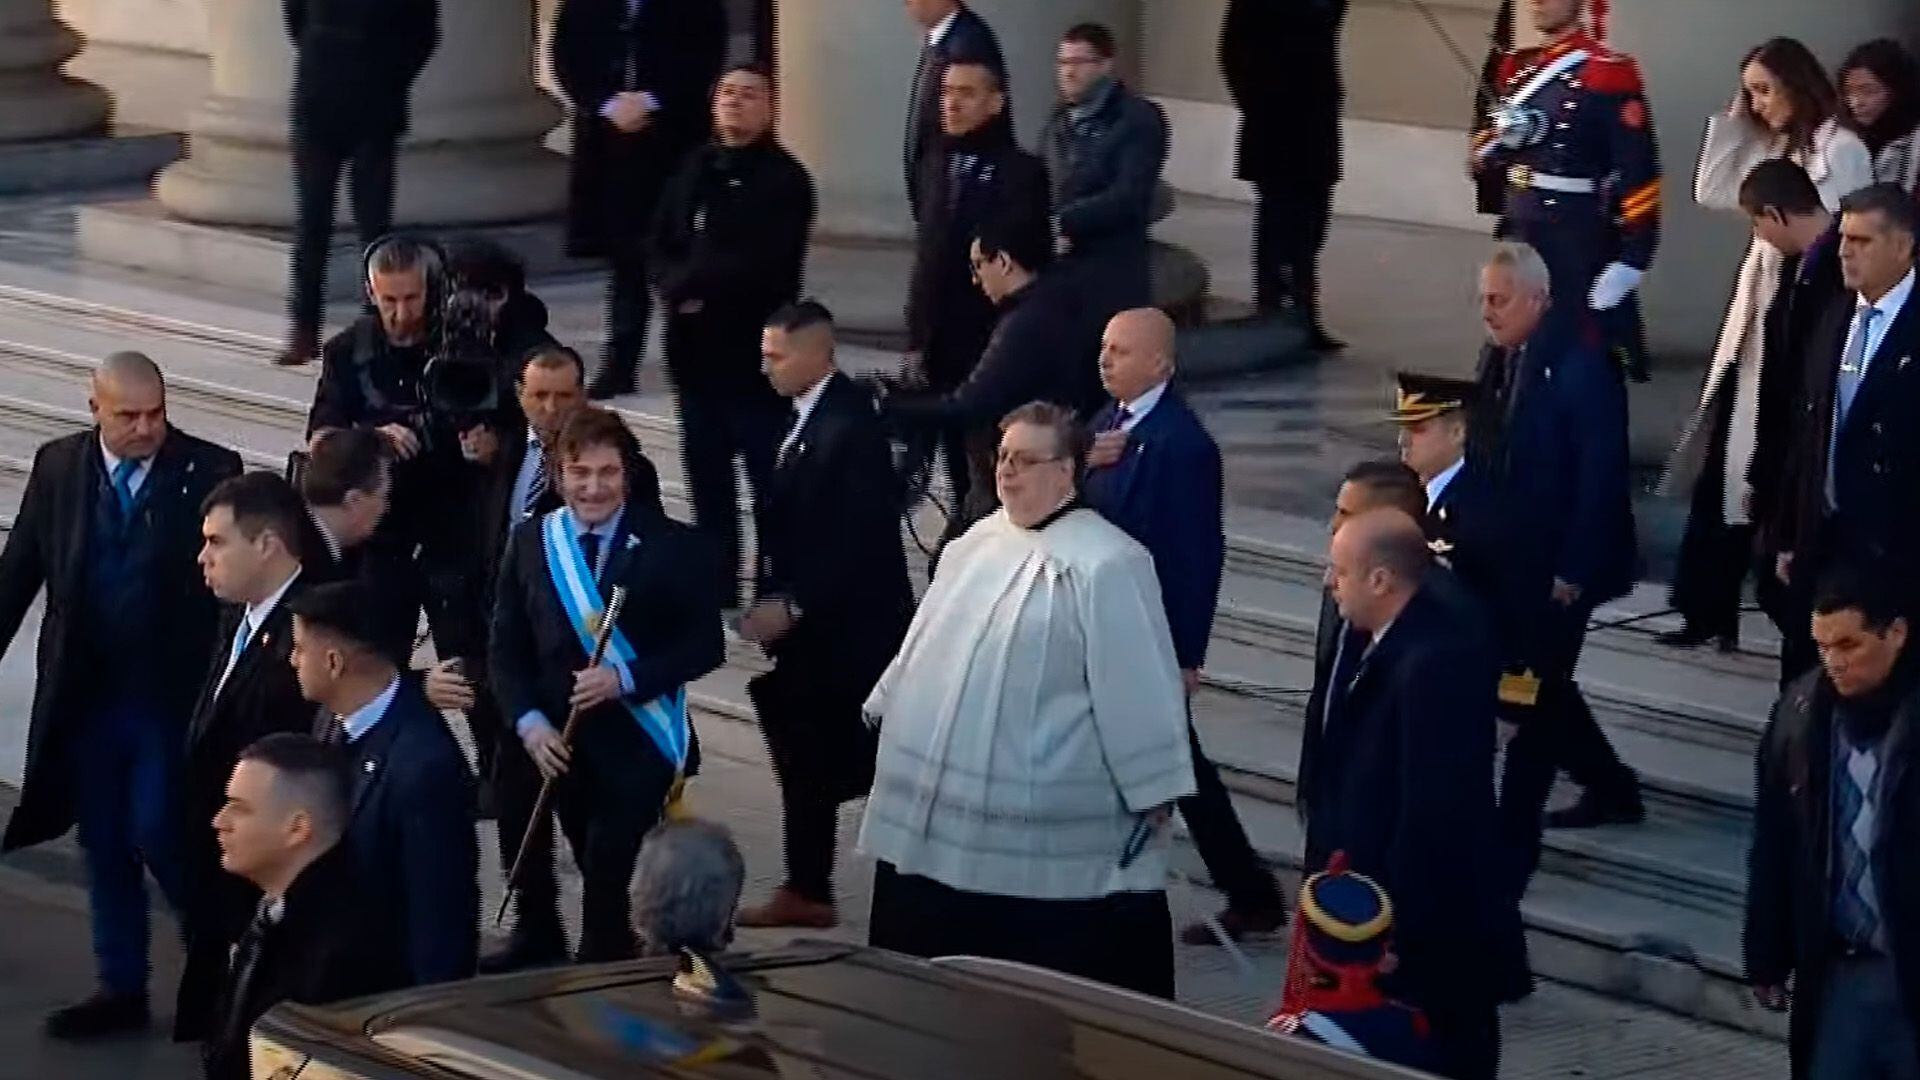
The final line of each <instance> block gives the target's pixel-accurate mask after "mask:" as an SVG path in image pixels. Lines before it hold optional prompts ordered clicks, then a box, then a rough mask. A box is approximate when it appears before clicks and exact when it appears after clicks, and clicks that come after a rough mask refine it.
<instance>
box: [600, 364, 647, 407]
mask: <svg viewBox="0 0 1920 1080" xmlns="http://www.w3.org/2000/svg"><path fill="white" fill-rule="evenodd" d="M639 389H640V377H639V375H637V374H635V373H633V372H627V373H626V374H624V375H622V374H620V373H618V372H614V371H611V370H606V369H602V370H601V372H600V374H598V375H595V376H594V377H593V382H592V383H591V384H589V385H588V386H587V398H588V399H589V400H591V401H606V400H608V399H609V398H617V397H620V396H621V395H623V394H632V393H636V392H638V391H639Z"/></svg>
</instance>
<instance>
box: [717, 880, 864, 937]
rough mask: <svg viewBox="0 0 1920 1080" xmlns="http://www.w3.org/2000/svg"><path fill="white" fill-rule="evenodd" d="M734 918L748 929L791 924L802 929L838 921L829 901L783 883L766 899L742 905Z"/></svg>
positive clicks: (820, 927)
mask: <svg viewBox="0 0 1920 1080" xmlns="http://www.w3.org/2000/svg"><path fill="white" fill-rule="evenodd" d="M735 921H737V922H738V923H739V924H740V925H741V926H744V927H748V928H750V929H768V928H772V927H792V928H797V929H801V930H831V929H833V928H834V927H835V926H838V925H840V916H839V915H838V914H837V913H835V912H834V910H833V905H832V904H823V903H821V902H820V901H818V900H809V899H807V898H806V897H804V896H801V895H800V894H799V893H797V892H794V891H793V890H792V889H789V888H787V887H786V886H785V885H782V886H780V887H779V888H777V889H775V890H773V895H772V896H770V897H768V898H767V902H766V903H764V904H760V905H757V906H755V907H750V908H742V909H741V911H740V916H739V918H738V919H737V920H735Z"/></svg>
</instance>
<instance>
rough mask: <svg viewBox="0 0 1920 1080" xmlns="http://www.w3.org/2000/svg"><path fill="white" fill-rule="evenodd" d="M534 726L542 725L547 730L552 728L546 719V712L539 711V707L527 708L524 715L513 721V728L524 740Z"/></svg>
mask: <svg viewBox="0 0 1920 1080" xmlns="http://www.w3.org/2000/svg"><path fill="white" fill-rule="evenodd" d="M536 727H543V728H546V729H547V730H548V731H552V730H553V725H552V724H551V723H549V722H548V721H547V714H546V713H543V712H541V711H540V710H539V709H528V710H527V712H526V715H524V716H522V717H521V718H520V719H518V720H515V721H514V722H513V730H514V732H515V734H518V735H519V736H520V738H521V739H522V740H525V739H526V737H527V736H528V735H529V734H531V733H532V731H533V729H534V728H536Z"/></svg>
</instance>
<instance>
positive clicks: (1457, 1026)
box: [1423, 1002, 1500, 1080]
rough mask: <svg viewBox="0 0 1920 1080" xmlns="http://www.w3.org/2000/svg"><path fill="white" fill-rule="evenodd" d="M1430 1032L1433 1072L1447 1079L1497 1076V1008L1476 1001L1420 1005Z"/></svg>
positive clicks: (1474, 1079) (1483, 1079) (1475, 1079)
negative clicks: (1422, 1007)
mask: <svg viewBox="0 0 1920 1080" xmlns="http://www.w3.org/2000/svg"><path fill="white" fill-rule="evenodd" d="M1423 1011H1424V1012H1425V1013H1426V1014H1427V1024H1428V1027H1429V1030H1430V1031H1431V1032H1432V1035H1431V1039H1432V1047H1433V1056H1434V1070H1433V1071H1434V1072H1435V1073H1436V1074H1437V1075H1440V1076H1445V1077H1448V1078H1449V1080H1494V1078H1495V1077H1497V1076H1499V1075H1500V1009H1499V1007H1498V1006H1495V1005H1488V1004H1482V1003H1478V1002H1442V1003H1439V1004H1437V1005H1430V1006H1426V1007H1424V1009H1423Z"/></svg>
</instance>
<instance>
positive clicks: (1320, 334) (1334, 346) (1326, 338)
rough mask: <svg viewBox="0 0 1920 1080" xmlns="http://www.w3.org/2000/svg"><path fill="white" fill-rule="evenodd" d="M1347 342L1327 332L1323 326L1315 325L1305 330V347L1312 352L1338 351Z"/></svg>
mask: <svg viewBox="0 0 1920 1080" xmlns="http://www.w3.org/2000/svg"><path fill="white" fill-rule="evenodd" d="M1346 347H1347V343H1346V342H1344V341H1342V340H1340V339H1339V338H1337V337H1334V336H1333V335H1332V334H1329V333H1327V328H1326V327H1324V326H1315V327H1313V328H1311V329H1309V330H1308V331H1307V348H1309V349H1312V350H1313V351H1314V352H1339V351H1341V350H1342V349H1345V348H1346Z"/></svg>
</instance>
